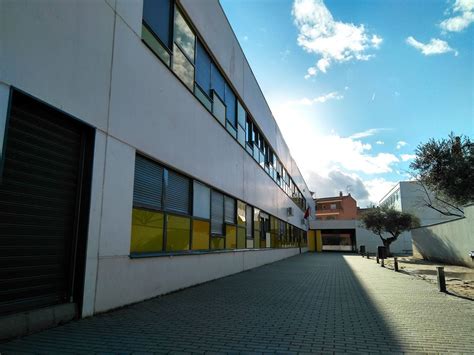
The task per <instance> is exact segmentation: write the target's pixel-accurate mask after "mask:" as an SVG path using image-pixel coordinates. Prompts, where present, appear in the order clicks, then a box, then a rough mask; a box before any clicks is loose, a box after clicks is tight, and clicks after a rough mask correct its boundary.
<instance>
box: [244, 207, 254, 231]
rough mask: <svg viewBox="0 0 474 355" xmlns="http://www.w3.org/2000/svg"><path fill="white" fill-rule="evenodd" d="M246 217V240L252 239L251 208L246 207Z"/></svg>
mask: <svg viewBox="0 0 474 355" xmlns="http://www.w3.org/2000/svg"><path fill="white" fill-rule="evenodd" d="M245 215H246V218H245V219H246V224H247V239H252V220H253V212H252V206H248V205H247V208H246V211H245Z"/></svg>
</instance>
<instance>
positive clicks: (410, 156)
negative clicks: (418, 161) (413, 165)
mask: <svg viewBox="0 0 474 355" xmlns="http://www.w3.org/2000/svg"><path fill="white" fill-rule="evenodd" d="M400 158H401V159H402V161H409V160H413V159H415V158H416V155H415V154H400Z"/></svg>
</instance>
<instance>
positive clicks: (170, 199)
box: [165, 171, 190, 214]
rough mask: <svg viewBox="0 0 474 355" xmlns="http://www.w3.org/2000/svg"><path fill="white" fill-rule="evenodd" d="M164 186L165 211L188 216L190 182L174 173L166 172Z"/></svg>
mask: <svg viewBox="0 0 474 355" xmlns="http://www.w3.org/2000/svg"><path fill="white" fill-rule="evenodd" d="M167 175H168V179H167V185H166V205H165V207H166V210H167V211H173V212H178V213H183V214H189V212H190V211H189V210H190V198H189V197H190V196H189V195H190V190H189V188H190V181H189V179H188V178H187V177H184V176H182V175H180V174H178V173H175V172H174V171H168V174H167Z"/></svg>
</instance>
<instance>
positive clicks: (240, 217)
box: [237, 200, 246, 227]
mask: <svg viewBox="0 0 474 355" xmlns="http://www.w3.org/2000/svg"><path fill="white" fill-rule="evenodd" d="M245 206H246V205H245V203H243V202H242V201H238V200H237V224H238V225H239V226H242V227H245Z"/></svg>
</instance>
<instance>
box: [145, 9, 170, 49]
mask: <svg viewBox="0 0 474 355" xmlns="http://www.w3.org/2000/svg"><path fill="white" fill-rule="evenodd" d="M171 4H172V2H171V0H160V1H156V0H144V1H143V22H145V23H146V25H147V26H148V28H150V30H151V32H152V33H153V34H154V35H155V36H156V37H157V38H159V39H160V41H161V43H162V44H163V45H164V46H166V47H167V48H168V50H170V49H171V33H170V32H171V31H170V29H171V26H170V24H171V23H170V22H171V12H172V5H171Z"/></svg>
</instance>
